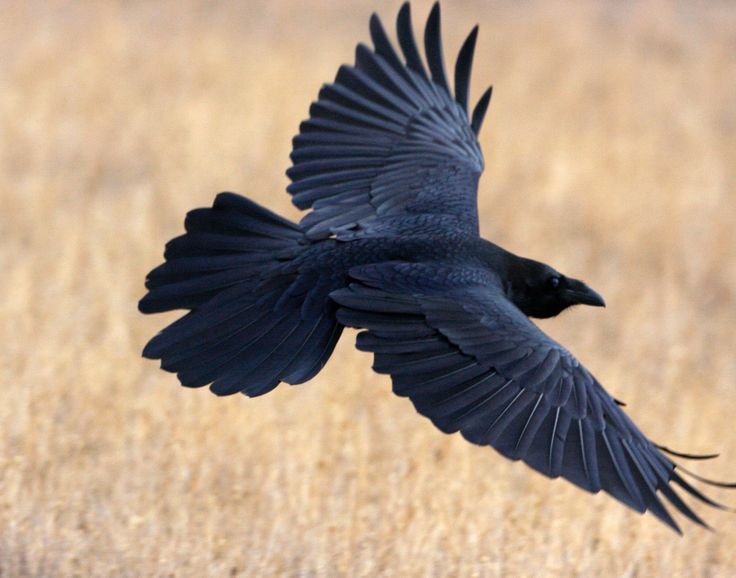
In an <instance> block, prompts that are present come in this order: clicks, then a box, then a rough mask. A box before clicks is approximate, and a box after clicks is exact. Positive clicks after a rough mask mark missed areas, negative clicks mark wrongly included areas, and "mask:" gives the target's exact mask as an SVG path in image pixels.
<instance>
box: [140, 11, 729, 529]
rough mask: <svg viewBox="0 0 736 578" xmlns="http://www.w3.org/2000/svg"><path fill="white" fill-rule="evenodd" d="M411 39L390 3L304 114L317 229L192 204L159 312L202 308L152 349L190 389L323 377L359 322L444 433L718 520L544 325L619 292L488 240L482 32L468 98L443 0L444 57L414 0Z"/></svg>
mask: <svg viewBox="0 0 736 578" xmlns="http://www.w3.org/2000/svg"><path fill="white" fill-rule="evenodd" d="M396 32H397V37H398V45H399V47H400V53H399V52H398V51H397V50H396V49H395V47H394V45H393V44H392V43H391V41H390V40H389V37H388V35H387V34H386V31H385V30H384V28H383V26H382V24H381V21H380V20H379V18H378V17H377V16H376V15H374V16H372V18H371V20H370V35H371V39H372V41H373V48H372V49H371V48H369V47H367V46H365V45H363V44H360V45H358V47H357V49H356V57H355V65H354V66H342V67H341V68H340V69H339V71H338V73H337V76H336V78H335V81H334V82H333V83H332V84H329V85H326V86H324V88H322V90H321V91H320V93H319V98H318V100H317V101H316V102H315V103H314V104H312V106H311V108H310V117H309V119H308V120H306V121H304V122H303V123H302V124H301V126H300V130H299V134H298V135H297V136H296V137H295V138H294V142H293V151H292V154H291V158H292V161H293V166H292V167H291V168H290V169H289V171H288V176H289V178H290V179H291V184H290V185H289V187H288V189H287V190H288V192H289V193H290V194H291V195H292V198H293V202H294V204H295V205H296V206H297V207H299V208H300V209H309V212H308V213H307V214H306V216H305V217H304V218H303V219H302V220H301V222H300V223H299V224H298V225H297V224H294V223H291V222H290V221H288V220H286V219H284V218H282V217H280V216H278V215H276V214H274V213H272V212H270V211H268V210H267V209H265V208H263V207H261V206H259V205H257V204H256V203H254V202H253V201H250V200H248V199H246V198H244V197H241V196H239V195H235V194H233V193H222V194H220V195H218V196H217V198H216V199H215V202H214V204H213V206H212V208H209V209H196V210H194V211H191V212H190V213H189V214H188V215H187V217H186V221H185V228H186V233H185V234H184V235H182V236H180V237H177V238H175V239H173V240H172V241H170V242H169V243H168V244H167V246H166V251H165V259H166V261H165V263H163V264H162V265H160V266H159V267H157V268H155V269H154V270H153V271H151V273H150V274H149V275H148V277H147V279H146V287H147V288H148V293H147V295H146V296H145V297H144V298H143V299H142V300H141V301H140V309H141V311H143V312H144V313H156V312H161V311H169V310H174V309H188V310H189V312H188V313H187V314H186V315H184V316H183V317H182V318H181V319H179V320H178V321H176V322H174V323H172V324H171V325H169V326H168V327H166V328H165V329H164V330H163V331H162V332H161V333H159V334H158V335H156V336H155V337H154V338H153V339H151V341H150V342H149V343H148V345H146V347H145V350H144V352H143V354H144V356H145V357H148V358H152V359H160V360H161V367H162V368H163V369H165V370H167V371H171V372H175V373H176V374H177V376H178V378H179V380H180V381H181V383H182V384H183V385H185V386H188V387H200V386H204V385H207V384H211V385H210V388H211V389H212V391H213V392H215V393H216V394H218V395H229V394H233V393H238V392H242V393H244V394H246V395H249V396H256V395H261V394H264V393H267V392H268V391H270V390H272V389H273V388H274V387H276V386H277V385H278V384H279V383H280V382H282V381H283V382H286V383H291V384H295V383H302V382H304V381H307V380H309V379H311V378H312V377H314V376H315V375H316V374H317V373H318V372H319V371H320V369H321V368H322V367H323V366H324V364H325V363H326V362H327V360H328V358H329V357H330V355H331V353H332V351H333V349H334V347H335V344H336V343H337V341H338V339H339V338H340V335H341V333H342V330H343V328H344V327H356V328H359V329H362V330H363V331H362V332H361V333H360V334H359V335H358V341H357V346H358V348H359V349H361V350H363V351H369V352H372V353H373V354H374V359H375V361H374V366H373V367H374V369H375V370H376V371H378V372H379V373H386V374H390V375H391V379H392V382H393V388H394V392H395V393H396V394H398V395H400V396H405V397H408V398H409V399H411V401H412V403H413V404H414V406H415V407H416V409H417V411H419V412H420V413H421V414H423V415H425V416H427V417H428V418H429V419H431V420H432V422H433V423H434V424H435V425H436V426H437V427H438V428H439V429H441V430H442V431H443V432H447V433H451V432H456V431H459V432H460V433H461V434H462V435H463V436H464V437H465V438H466V439H468V440H469V441H471V442H473V443H476V444H480V445H490V446H492V447H494V448H495V449H496V450H498V451H499V452H500V453H501V454H503V455H504V456H506V457H509V458H511V459H514V460H522V461H524V462H525V463H526V464H528V465H529V466H531V467H532V468H534V469H535V470H537V471H539V472H541V473H543V474H545V475H546V476H549V477H558V476H562V477H564V478H566V479H567V480H569V481H571V482H572V483H574V484H576V485H577V486H579V487H581V488H583V489H585V490H587V491H589V492H598V491H600V490H603V491H605V492H607V493H609V494H610V495H612V496H613V497H615V498H616V499H618V500H620V501H621V502H623V503H624V504H626V505H628V506H630V507H631V508H633V509H635V510H637V511H638V512H645V511H650V512H652V513H653V514H654V515H655V516H657V517H658V518H659V519H661V520H662V521H664V522H665V523H666V524H668V525H669V526H671V527H672V528H674V529H676V530H678V531H679V528H678V526H677V523H676V522H675V521H674V519H673V518H672V516H671V515H670V513H669V512H668V510H667V509H666V508H665V505H664V503H665V501H666V502H669V504H671V505H672V506H674V507H675V509H677V510H678V511H680V512H681V513H682V514H684V515H685V516H686V517H688V518H690V519H691V520H693V521H694V522H696V523H698V524H701V525H704V522H703V521H702V520H701V518H700V517H699V516H698V515H697V514H696V513H695V512H694V511H693V510H692V509H691V508H690V507H689V506H688V505H687V504H686V503H685V502H684V501H683V500H682V499H681V498H680V496H679V495H678V493H677V491H676V488H679V489H680V490H684V491H685V492H686V493H687V494H689V495H690V496H692V497H694V498H696V499H698V500H700V501H702V502H705V503H706V504H708V505H711V506H715V507H722V506H720V505H719V504H717V503H716V502H714V501H713V500H711V499H710V498H708V497H706V496H705V495H703V494H702V493H701V492H700V491H698V490H697V489H696V488H694V487H693V486H692V485H691V484H689V483H688V482H687V481H686V480H684V479H683V478H682V476H681V475H680V474H679V473H678V471H677V468H678V467H677V466H676V465H675V464H674V463H673V462H672V461H671V460H670V459H669V458H668V457H667V456H666V455H665V453H672V452H669V451H668V450H666V449H665V448H662V447H660V446H657V445H655V444H653V443H652V442H651V441H649V440H648V439H647V438H646V437H645V436H644V435H643V434H642V433H641V431H640V430H639V429H638V428H637V427H636V425H635V424H634V423H633V422H632V421H631V419H630V418H629V417H628V416H627V415H626V413H625V412H624V411H623V410H622V409H621V407H620V404H619V403H618V402H617V401H616V400H615V399H614V398H612V397H611V395H609V394H608V393H607V392H606V391H605V390H604V389H603V387H602V386H601V385H600V383H598V381H597V380H596V379H595V377H593V376H592V375H591V373H590V372H589V371H588V370H587V369H585V367H583V366H582V365H581V364H580V363H579V362H578V361H577V360H576V359H575V358H574V357H573V356H572V355H571V354H570V353H569V352H568V351H567V349H565V348H564V347H562V346H561V345H559V344H558V343H556V342H555V341H554V340H552V339H550V338H549V337H548V336H547V335H545V334H544V333H543V332H542V331H540V330H539V329H538V327H537V326H536V325H535V324H534V323H533V322H532V321H530V319H529V318H530V317H537V318H545V317H552V316H555V315H557V314H558V313H560V312H561V311H563V310H564V309H566V308H568V307H570V306H572V305H576V304H587V305H593V306H602V305H604V302H603V299H602V298H601V296H600V295H598V294H597V293H596V292H595V291H593V290H592V289H591V288H589V287H588V286H587V285H585V284H584V283H583V282H581V281H578V280H575V279H572V278H569V277H566V276H565V275H562V274H560V273H558V272H557V271H555V270H554V269H553V268H552V267H550V266H548V265H545V264H543V263H539V262H537V261H533V260H531V259H526V258H523V257H518V256H516V255H514V254H512V253H510V252H508V251H506V250H504V249H502V248H501V247H499V246H497V245H495V244H493V243H491V242H489V241H486V240H484V239H482V238H481V237H480V236H479V226H478V212H477V187H478V180H479V178H480V175H481V173H482V171H483V155H482V153H481V150H480V147H479V144H478V140H477V134H478V131H479V130H480V128H481V125H482V123H483V119H484V116H485V113H486V110H487V108H488V104H489V101H490V98H491V89H490V88H489V89H488V90H487V91H486V92H484V93H483V95H482V97H481V98H480V99H479V101H478V102H477V104H476V105H475V107H474V108H473V109H472V111H471V110H470V109H469V108H468V100H469V85H470V76H471V67H472V62H473V53H474V49H475V45H476V39H477V32H478V29H477V27H476V28H474V29H473V30H472V32H471V33H470V35H469V36H468V38H467V40H466V41H465V43H464V44H463V45H462V48H461V49H460V52H459V54H458V57H457V61H456V64H455V74H454V95H453V91H452V90H451V88H450V85H449V81H448V77H447V73H446V70H445V64H444V60H443V50H442V42H441V34H440V9H439V5H438V4H435V5H434V7H433V8H432V11H431V13H430V15H429V18H428V21H427V25H426V28H425V32H424V38H423V40H424V53H425V56H426V60H427V63H426V67H425V64H424V62H423V61H422V58H421V55H420V50H419V48H418V46H417V42H416V40H415V38H414V35H413V31H412V25H411V16H410V9H409V4H408V3H407V4H404V5H403V6H402V8H401V10H400V12H399V15H398V19H397V23H396ZM684 457H692V456H684ZM706 457H708V456H706Z"/></svg>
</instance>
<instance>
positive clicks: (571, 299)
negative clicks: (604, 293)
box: [508, 259, 606, 319]
mask: <svg viewBox="0 0 736 578" xmlns="http://www.w3.org/2000/svg"><path fill="white" fill-rule="evenodd" d="M519 265H521V266H520V267H518V266H517V267H515V268H514V269H515V271H516V274H514V275H513V276H511V279H512V281H511V284H510V286H509V287H508V291H509V297H510V298H511V300H512V301H513V302H514V304H515V305H516V306H517V307H518V308H519V309H521V311H522V312H523V313H524V314H525V315H527V316H529V317H537V318H542V319H543V318H547V317H554V316H555V315H558V314H559V313H561V312H562V311H564V310H565V309H567V308H568V307H570V306H572V305H593V306H594V307H605V306H606V303H605V301H603V297H601V296H600V295H599V294H598V293H597V292H595V291H594V290H593V289H591V288H590V287H588V286H587V285H586V284H585V283H583V282H582V281H578V280H577V279H572V278H570V277H566V276H565V275H563V274H562V273H559V272H557V271H555V270H554V269H553V268H552V267H550V266H549V265H545V264H544V263H539V262H538V261H533V260H532V259H521V263H519Z"/></svg>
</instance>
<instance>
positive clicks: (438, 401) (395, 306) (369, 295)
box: [332, 262, 721, 532]
mask: <svg viewBox="0 0 736 578" xmlns="http://www.w3.org/2000/svg"><path fill="white" fill-rule="evenodd" d="M351 276H352V277H353V278H354V279H355V280H356V281H357V282H356V283H354V284H352V285H350V286H349V287H348V288H346V289H341V290H339V291H337V292H334V293H332V297H333V299H334V300H335V301H336V302H337V303H338V304H339V305H340V306H341V308H340V309H339V310H338V319H339V321H340V322H341V323H343V324H345V325H347V326H351V327H358V328H363V329H367V331H364V332H362V333H360V334H359V335H358V341H357V347H358V349H361V350H363V351H370V352H373V353H374V354H375V362H374V366H373V368H374V369H375V370H376V371H378V372H379V373H387V374H390V375H391V377H392V382H393V389H394V392H395V393H396V394H398V395H400V396H405V397H409V398H410V399H411V401H412V402H413V403H414V406H415V407H416V409H417V411H419V413H421V414H423V415H424V416H426V417H428V418H430V419H431V420H432V422H433V423H434V424H435V425H436V426H437V427H438V428H439V429H441V430H442V431H443V432H446V433H451V432H456V431H460V432H461V434H462V435H463V436H464V437H465V438H466V439H467V440H469V441H471V442H473V443H476V444H480V445H490V446H493V447H494V448H495V449H496V450H498V451H499V452H500V453H501V454H503V455H504V456H506V457H508V458H511V459H513V460H523V461H524V462H526V464H528V465H529V466H531V467H532V468H534V469H535V470H537V471H539V472H541V473H543V474H544V475H546V476H549V477H552V478H555V477H558V476H562V477H564V478H566V479H567V480H569V481H571V482H572V483H574V484H575V485H577V486H579V487H581V488H583V489H585V490H587V491H589V492H594V493H595V492H599V491H600V490H603V491H605V492H607V493H609V494H611V495H612V496H613V497H615V498H616V499H618V500H620V501H621V502H623V503H624V504H626V505H628V506H630V507H631V508H633V509H634V510H637V511H638V512H642V513H643V512H645V511H647V510H649V511H651V512H652V513H653V514H654V515H655V516H657V517H658V518H659V519H661V520H662V521H664V522H665V523H666V524H668V525H669V526H671V527H672V528H673V529H675V530H677V531H678V532H679V528H678V526H677V524H676V523H675V521H674V520H673V519H672V517H671V516H670V514H669V512H668V511H667V509H666V508H665V507H664V505H663V503H662V501H661V499H660V495H661V496H664V497H665V498H667V500H668V501H669V502H670V503H671V504H672V505H673V506H674V507H675V508H676V509H677V510H679V511H680V512H681V513H683V514H684V515H685V516H687V517H688V518H690V519H691V520H693V521H694V522H696V523H698V524H701V525H705V524H704V522H703V521H702V520H701V518H700V517H699V516H698V515H697V514H696V513H695V512H693V510H692V509H691V508H690V507H689V506H688V505H687V504H686V503H685V502H684V501H683V500H682V499H681V498H680V497H679V496H678V494H677V493H676V492H675V489H674V486H679V488H680V489H682V490H685V491H686V492H687V493H688V494H690V495H692V496H694V497H695V498H697V499H699V500H701V501H703V502H706V503H707V504H709V505H711V506H716V507H721V506H720V505H719V504H716V503H715V502H713V501H712V500H711V499H709V498H707V497H706V496H704V495H703V494H702V493H701V492H700V491H698V490H697V489H695V488H694V487H692V486H691V485H690V484H689V483H688V482H687V481H685V480H684V479H683V478H682V477H681V476H680V474H679V473H678V472H677V471H676V469H675V467H676V466H675V464H674V463H673V462H672V461H670V460H669V459H668V458H667V457H666V456H665V455H663V453H662V452H660V451H659V449H658V446H655V445H654V444H653V443H652V442H651V441H650V440H648V439H647V438H646V437H645V436H644V434H642V433H641V431H640V430H639V429H638V428H637V427H636V425H635V424H634V423H633V422H632V421H631V419H630V418H629V417H628V416H627V415H626V413H624V411H623V410H622V409H621V408H620V407H619V405H618V404H617V403H616V401H615V400H614V398H613V397H611V395H609V394H608V393H607V392H606V391H605V390H604V389H603V387H602V386H601V385H600V383H598V381H597V380H596V379H595V377H593V376H592V375H591V374H590V372H589V371H588V370H587V369H585V367H583V366H582V365H581V364H580V363H579V362H578V361H577V360H576V359H575V358H574V357H573V356H572V355H571V354H570V353H569V352H568V351H567V350H566V349H565V348H563V347H562V346H561V345H559V344H558V343H557V342H555V341H554V340H552V339H551V338H549V337H548V336H547V335H545V334H544V333H543V332H542V331H541V330H540V329H538V328H537V326H536V325H534V324H533V323H532V322H531V321H530V320H529V319H528V318H527V317H526V316H525V315H524V314H523V313H521V311H520V310H519V309H517V308H516V307H515V306H514V305H513V304H512V303H511V302H510V301H508V300H507V299H506V298H505V296H504V295H503V294H502V292H501V290H500V288H499V287H498V285H497V283H496V280H495V279H494V278H493V277H492V276H491V274H490V273H488V272H486V271H480V270H477V271H474V270H470V269H464V270H462V269H452V268H443V267H440V266H436V265H424V264H417V263H411V264H410V263H395V262H393V263H387V264H381V265H370V266H364V267H360V268H356V269H354V270H353V271H351ZM658 494H660V495H658Z"/></svg>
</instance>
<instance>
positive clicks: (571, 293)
mask: <svg viewBox="0 0 736 578" xmlns="http://www.w3.org/2000/svg"><path fill="white" fill-rule="evenodd" d="M565 295H567V297H568V299H569V300H570V302H571V303H573V304H578V303H579V304H581V305H592V306H593V307H605V306H606V302H605V301H604V300H603V297H601V296H600V294H598V293H597V292H596V291H593V290H592V289H591V288H590V287H588V286H587V285H586V284H585V283H583V282H582V281H578V280H577V279H569V281H568V287H567V289H565Z"/></svg>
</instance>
